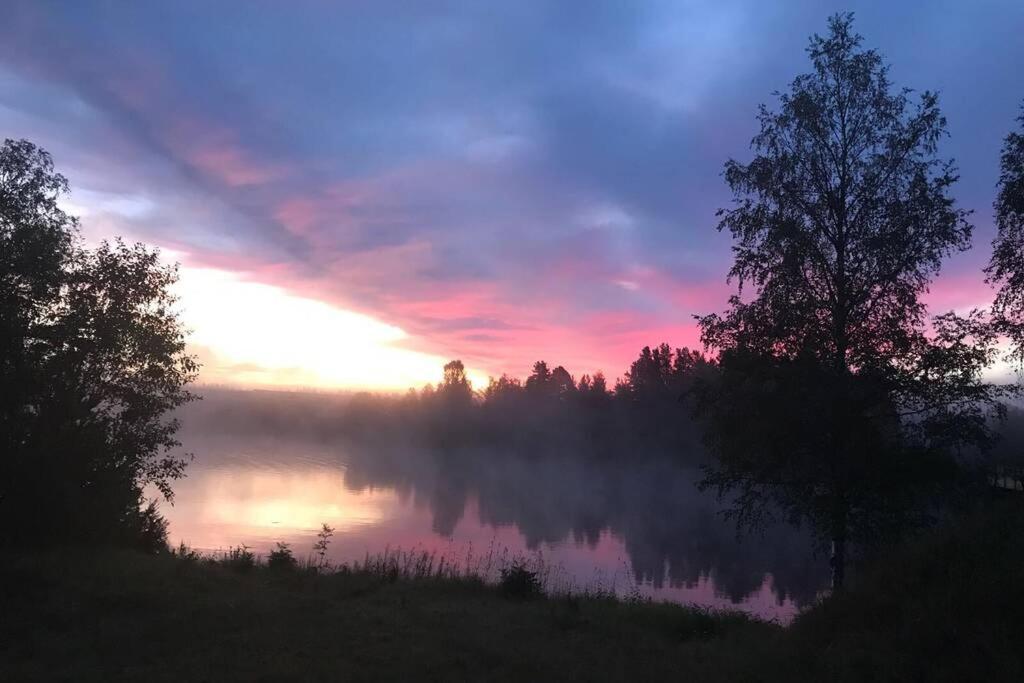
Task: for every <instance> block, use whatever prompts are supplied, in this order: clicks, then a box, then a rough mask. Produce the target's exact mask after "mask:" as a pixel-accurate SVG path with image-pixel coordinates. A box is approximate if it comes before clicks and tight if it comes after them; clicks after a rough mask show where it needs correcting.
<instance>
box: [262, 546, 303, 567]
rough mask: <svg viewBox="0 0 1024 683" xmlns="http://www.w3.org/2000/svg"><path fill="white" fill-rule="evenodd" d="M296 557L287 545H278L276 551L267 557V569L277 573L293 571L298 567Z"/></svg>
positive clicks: (272, 551)
mask: <svg viewBox="0 0 1024 683" xmlns="http://www.w3.org/2000/svg"><path fill="white" fill-rule="evenodd" d="M298 564H299V563H298V562H297V561H296V559H295V555H294V554H292V549H291V548H290V547H288V544H287V543H278V544H277V549H276V550H271V551H270V555H268V556H267V567H268V568H270V569H273V570H275V571H291V570H293V569H295V568H296V567H297V566H298Z"/></svg>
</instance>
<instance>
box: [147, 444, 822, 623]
mask: <svg viewBox="0 0 1024 683" xmlns="http://www.w3.org/2000/svg"><path fill="white" fill-rule="evenodd" d="M183 441H184V442H185V444H186V447H187V448H188V449H189V450H193V451H195V452H196V453H197V454H198V455H197V459H196V462H195V463H194V466H193V467H192V468H190V471H189V476H188V478H187V479H185V480H183V481H182V482H180V483H179V485H178V486H177V487H176V490H177V497H176V503H175V506H174V507H173V508H171V509H169V510H168V513H167V516H168V518H169V520H170V522H171V529H170V531H171V538H172V541H173V542H175V543H177V542H178V541H185V542H187V543H189V544H190V545H192V546H194V547H197V548H201V549H206V550H216V549H222V548H226V547H229V546H232V545H237V544H240V543H244V544H246V545H248V546H250V547H252V548H254V549H256V550H258V551H265V550H267V549H269V548H270V547H272V545H273V544H274V543H275V542H277V541H285V542H288V543H291V544H292V546H293V548H294V549H295V550H296V551H297V553H298V554H300V555H302V554H304V553H306V552H308V550H309V548H310V547H311V546H312V542H313V540H315V538H314V537H315V533H316V531H317V530H318V529H319V526H320V524H321V523H322V522H326V523H328V524H330V525H331V526H333V527H335V529H336V537H335V542H334V543H333V544H332V546H331V553H330V554H331V558H332V559H333V560H335V561H351V560H357V559H361V558H362V557H364V556H365V555H366V554H367V553H376V552H380V551H382V550H384V549H385V548H388V547H390V548H396V547H401V548H406V549H410V548H414V547H416V548H424V549H428V550H437V551H438V552H443V553H445V554H447V555H448V556H449V557H457V558H460V559H461V558H462V557H463V556H465V555H466V554H467V553H471V552H472V553H476V554H477V555H478V556H479V555H480V554H481V553H484V552H492V550H491V549H492V548H497V549H498V550H499V551H500V550H502V549H506V548H507V549H508V551H509V552H513V553H516V552H520V553H530V552H539V553H541V554H542V555H543V557H544V559H545V562H547V563H549V564H552V565H554V566H556V567H557V568H558V569H557V571H558V573H559V575H560V576H561V581H562V582H563V583H568V582H572V583H573V585H576V586H580V585H590V584H593V583H595V582H596V583H598V584H600V585H602V586H604V587H606V588H610V587H614V588H615V589H616V590H618V591H620V592H631V591H634V590H635V591H638V592H640V593H643V594H648V595H652V596H655V597H658V598H663V599H670V600H676V601H680V602H696V603H700V604H705V605H710V606H727V605H728V606H738V607H741V608H743V609H746V610H749V611H752V612H754V613H757V614H760V615H762V616H765V617H769V618H773V617H774V618H779V619H782V620H787V619H789V618H790V617H791V616H792V614H793V613H794V612H795V610H796V609H797V606H798V605H799V604H802V603H805V602H807V601H809V600H811V599H813V597H814V596H815V594H816V592H817V591H818V590H819V589H820V588H821V587H822V586H823V585H824V581H825V577H824V576H822V574H821V572H820V570H819V564H816V563H814V561H813V560H812V558H811V552H810V547H809V544H808V542H807V540H806V539H805V538H804V537H803V536H801V535H800V534H798V533H796V532H794V531H792V530H790V529H788V528H777V529H772V530H770V532H769V533H767V534H766V535H765V536H763V537H753V538H744V539H743V540H742V542H737V540H736V537H735V532H734V529H733V527H732V526H731V525H730V524H728V523H726V522H724V521H723V520H722V519H721V518H720V517H718V516H717V515H716V514H715V510H716V508H715V505H714V501H713V499H711V498H709V497H708V496H706V495H703V494H700V493H698V492H697V491H696V489H695V488H694V486H693V480H694V476H695V475H694V472H693V471H692V470H688V469H686V468H682V467H679V466H677V465H674V464H673V463H672V462H670V461H669V460H668V459H660V460H659V459H645V460H644V461H642V462H634V463H630V462H629V461H628V459H625V458H624V459H623V460H619V461H615V462H600V463H599V462H595V461H594V460H593V459H591V458H585V457H580V456H577V455H573V454H567V453H549V454H544V455H543V456H542V457H540V456H536V457H527V456H524V455H522V454H515V453H500V452H493V451H491V452H486V453H485V452H480V451H456V452H425V451H422V450H418V449H415V448H412V447H406V448H396V447H393V446H392V447H387V448H384V447H374V448H370V447H359V446H356V445H354V444H351V443H346V444H340V443H322V442H317V441H307V440H301V439H296V440H288V439H277V440H272V439H266V438H264V437H258V438H251V439H250V438H246V437H240V436H237V435H236V436H230V437H229V436H220V437H215V436H209V435H201V434H190V433H186V434H184V435H183Z"/></svg>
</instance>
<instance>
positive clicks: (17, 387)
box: [0, 140, 196, 543]
mask: <svg viewBox="0 0 1024 683" xmlns="http://www.w3.org/2000/svg"><path fill="white" fill-rule="evenodd" d="M66 192H67V181H66V180H65V178H64V177H63V176H61V175H60V174H58V173H56V172H55V171H54V168H53V162H52V160H51V158H50V156H49V155H48V154H47V153H46V152H45V151H43V150H41V149H39V148H37V147H36V146H34V145H33V144H31V143H29V142H26V141H11V140H7V141H5V142H4V144H3V147H2V148H0V386H2V387H3V390H2V391H0V396H2V398H0V542H10V543H22V542H26V541H35V542H43V543H45V542H49V541H52V540H56V539H59V538H65V539H77V540H87V539H102V540H117V539H119V538H120V539H126V538H133V539H135V540H137V539H138V538H139V534H142V535H143V536H147V537H148V538H149V540H150V541H153V542H155V543H159V542H160V540H161V537H162V531H163V527H162V520H161V519H160V518H159V516H158V514H157V513H156V512H155V507H153V506H152V505H151V506H150V507H149V508H147V509H146V510H143V509H141V507H140V505H141V503H142V495H143V489H144V487H145V486H147V485H150V484H152V485H155V486H156V487H157V488H158V489H159V490H160V491H161V492H162V493H163V495H164V496H165V497H166V498H168V499H170V498H171V495H172V492H171V488H170V484H171V481H172V480H173V479H175V478H176V477H179V476H181V474H182V472H183V468H184V466H185V462H184V460H182V459H179V458H175V457H172V456H171V455H170V454H169V451H170V449H171V448H172V447H174V446H176V445H177V442H176V441H175V440H174V433H175V431H176V428H177V422H176V421H175V420H173V419H169V418H168V417H167V414H168V411H170V410H172V409H173V408H175V407H177V406H179V405H181V404H182V403H184V402H186V401H188V400H190V399H191V398H192V396H191V394H189V393H188V392H187V391H186V390H185V389H184V387H185V385H186V384H187V383H188V382H189V381H190V380H191V379H193V377H194V375H195V372H196V364H195V362H194V361H193V359H192V358H191V357H190V356H189V355H188V354H187V353H186V352H185V342H184V334H183V329H182V326H181V323H180V321H179V320H178V318H177V317H176V314H175V312H174V310H173V304H174V298H173V296H172V295H171V293H170V286H171V285H172V284H173V283H174V282H175V280H176V277H177V270H176V268H174V267H167V266H164V265H161V263H160V261H159V258H158V254H157V253H156V252H155V251H150V250H148V249H146V248H144V247H143V246H141V245H135V246H128V245H126V244H124V243H123V242H121V241H119V240H118V241H115V242H114V243H113V244H110V243H106V242H104V243H103V244H101V245H100V246H99V247H98V248H96V249H94V250H87V249H84V248H82V246H81V245H80V241H79V238H78V233H77V221H76V219H75V218H73V217H72V216H69V215H68V214H66V213H65V212H64V211H62V210H61V209H60V207H59V206H58V199H59V198H60V196H61V195H62V194H64V193H66Z"/></svg>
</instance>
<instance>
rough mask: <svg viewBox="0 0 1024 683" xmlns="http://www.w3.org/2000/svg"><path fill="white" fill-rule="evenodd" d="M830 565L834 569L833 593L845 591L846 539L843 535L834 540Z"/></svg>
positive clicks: (835, 537)
mask: <svg viewBox="0 0 1024 683" xmlns="http://www.w3.org/2000/svg"><path fill="white" fill-rule="evenodd" d="M828 563H829V565H831V567H832V592H833V593H835V592H838V591H841V590H843V582H844V581H845V579H846V538H844V537H843V536H842V535H837V536H834V537H833V538H832V557H830V558H829V561H828Z"/></svg>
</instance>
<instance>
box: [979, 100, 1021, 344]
mask: <svg viewBox="0 0 1024 683" xmlns="http://www.w3.org/2000/svg"><path fill="white" fill-rule="evenodd" d="M1022 109H1024V107H1022ZM1017 120H1018V121H1019V122H1020V124H1021V130H1020V132H1012V133H1010V134H1009V135H1007V136H1006V140H1005V141H1004V143H1003V150H1002V154H1001V155H1000V168H999V170H1000V173H999V194H998V196H997V197H996V201H995V218H996V227H997V228H998V232H997V234H996V238H995V240H994V241H993V243H992V259H991V261H990V262H989V265H988V268H987V269H986V273H987V274H988V278H989V282H991V283H993V284H996V285H998V286H999V290H998V292H997V293H996V299H995V303H994V305H993V309H994V311H993V312H994V314H995V319H996V321H997V325H998V326H999V327H1000V328H1001V330H1002V331H1003V332H1005V333H1006V334H1007V335H1008V336H1009V337H1010V339H1011V340H1012V342H1013V349H1014V350H1013V355H1014V356H1015V357H1016V360H1017V361H1018V362H1022V361H1024V114H1021V116H1019V117H1018V118H1017Z"/></svg>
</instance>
